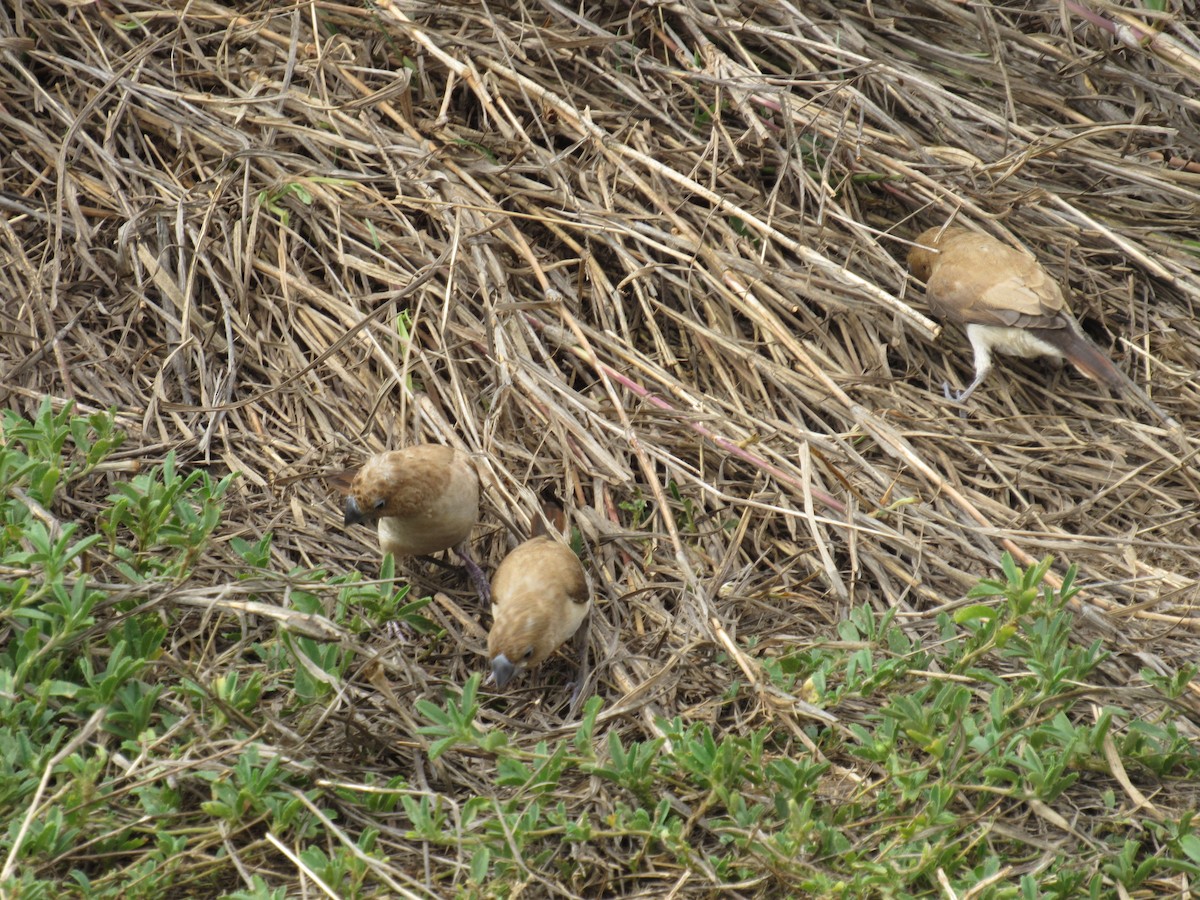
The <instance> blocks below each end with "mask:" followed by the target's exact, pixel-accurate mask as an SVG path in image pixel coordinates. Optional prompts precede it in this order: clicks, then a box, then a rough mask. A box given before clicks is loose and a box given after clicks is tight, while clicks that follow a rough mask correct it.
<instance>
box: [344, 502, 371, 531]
mask: <svg viewBox="0 0 1200 900" xmlns="http://www.w3.org/2000/svg"><path fill="white" fill-rule="evenodd" d="M365 519H366V516H364V515H363V511H362V510H361V509H359V508H358V501H357V500H355V499H354V498H353V497H347V498H346V519H345V524H346V527H349V526H351V525H357V524H358V523H359V522H362V521H364V520H365Z"/></svg>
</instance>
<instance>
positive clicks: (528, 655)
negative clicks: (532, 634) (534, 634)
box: [521, 647, 533, 659]
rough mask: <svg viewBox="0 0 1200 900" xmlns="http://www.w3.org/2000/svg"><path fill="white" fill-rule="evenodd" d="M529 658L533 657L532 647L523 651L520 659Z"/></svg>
mask: <svg viewBox="0 0 1200 900" xmlns="http://www.w3.org/2000/svg"><path fill="white" fill-rule="evenodd" d="M531 656H533V648H532V647H530V648H529V649H528V650H526V651H525V654H524V655H523V656H522V657H521V659H529V658H530V657H531Z"/></svg>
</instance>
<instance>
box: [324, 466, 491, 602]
mask: <svg viewBox="0 0 1200 900" xmlns="http://www.w3.org/2000/svg"><path fill="white" fill-rule="evenodd" d="M344 512H345V517H344V523H345V526H346V527H347V528H349V527H350V526H352V525H357V524H359V523H365V524H375V525H376V527H377V529H378V532H379V549H380V550H381V551H382V552H383V554H384V555H385V556H386V555H387V554H388V553H391V554H392V555H393V556H396V557H401V556H423V555H426V554H430V553H436V552H438V551H439V550H446V549H449V548H454V551H455V553H457V554H458V556H459V557H460V558H461V559H462V561H463V565H464V566H465V567H466V569H467V574H468V575H469V576H470V577H471V580H472V581H473V582H474V583H475V586H476V589H477V590H478V592H479V595H480V599H481V600H482V601H483V604H484V607H485V608H486V607H487V605H488V602H489V601H490V593H489V590H488V582H487V578H486V577H484V574H483V570H482V569H481V568H480V567H479V565H478V564H477V563H476V562H475V560H474V559H473V558H472V557H471V553H470V550H469V549H468V547H467V538H468V537H469V536H470V534H471V529H472V528H474V527H475V523H476V522H478V521H479V472H478V471H477V470H476V468H475V465H474V463H473V462H472V461H471V457H470V455H469V454H467V453H465V452H463V451H462V450H457V449H455V448H453V447H446V446H443V445H441V444H414V445H412V446H411V447H405V448H404V449H403V450H391V451H389V452H386V453H379V454H376V455H375V456H373V457H371V458H370V459H369V460H367V461H366V463H365V464H364V465H363V466H362V467H361V468H360V469H359V470H358V471H357V472H356V473H355V474H354V476H353V479H352V480H351V481H350V484H349V487H348V489H347V493H346V501H345V506H344Z"/></svg>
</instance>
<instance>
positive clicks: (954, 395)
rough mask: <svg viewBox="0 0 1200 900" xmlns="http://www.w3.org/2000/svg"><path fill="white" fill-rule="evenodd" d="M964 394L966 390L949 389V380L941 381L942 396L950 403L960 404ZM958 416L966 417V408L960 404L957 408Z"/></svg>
mask: <svg viewBox="0 0 1200 900" xmlns="http://www.w3.org/2000/svg"><path fill="white" fill-rule="evenodd" d="M966 394H967V392H966V391H953V390H951V389H950V382H948V381H943V382H942V396H943V397H945V398H946V399H947V400H949V401H950V402H951V403H959V404H961V403H962V402H963V398H964V397H965V396H966ZM958 417H959V418H960V419H965V418H967V408H966V406H960V407H959V410H958Z"/></svg>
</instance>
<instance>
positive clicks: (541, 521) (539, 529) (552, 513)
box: [529, 492, 567, 538]
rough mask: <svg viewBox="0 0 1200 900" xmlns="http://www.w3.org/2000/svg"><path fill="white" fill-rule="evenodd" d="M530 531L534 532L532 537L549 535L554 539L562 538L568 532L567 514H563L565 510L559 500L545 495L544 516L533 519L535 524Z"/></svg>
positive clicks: (543, 502) (543, 501) (543, 503)
mask: <svg viewBox="0 0 1200 900" xmlns="http://www.w3.org/2000/svg"><path fill="white" fill-rule="evenodd" d="M547 493H548V492H547ZM529 530H530V531H531V532H532V533H531V534H530V537H541V536H542V535H547V536H549V537H552V538H561V537H562V536H563V535H564V534H565V533H566V531H567V514H566V513H565V512H563V508H562V506H560V505H559V503H558V501H557V500H555V499H553V498H552V497H550V496H547V494H543V495H542V514H541V515H540V516H534V517H533V524H532V525H531V526H530V529H529Z"/></svg>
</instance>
